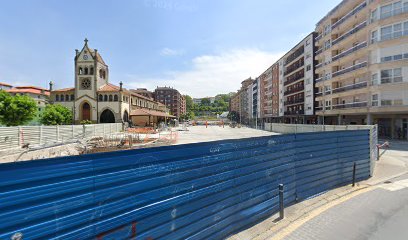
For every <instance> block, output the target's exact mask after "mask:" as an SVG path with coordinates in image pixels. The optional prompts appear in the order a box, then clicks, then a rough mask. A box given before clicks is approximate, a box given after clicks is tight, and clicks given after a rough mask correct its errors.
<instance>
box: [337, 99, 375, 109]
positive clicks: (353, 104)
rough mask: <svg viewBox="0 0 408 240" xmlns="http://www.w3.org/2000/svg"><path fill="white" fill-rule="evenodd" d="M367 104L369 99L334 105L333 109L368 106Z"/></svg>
mask: <svg viewBox="0 0 408 240" xmlns="http://www.w3.org/2000/svg"><path fill="white" fill-rule="evenodd" d="M367 105H368V104H367V101H364V102H353V103H345V104H338V105H333V109H346V108H360V107H367Z"/></svg>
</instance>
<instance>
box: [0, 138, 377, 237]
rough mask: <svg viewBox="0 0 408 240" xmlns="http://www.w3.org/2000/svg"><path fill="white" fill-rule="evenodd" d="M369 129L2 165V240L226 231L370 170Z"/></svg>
mask: <svg viewBox="0 0 408 240" xmlns="http://www.w3.org/2000/svg"><path fill="white" fill-rule="evenodd" d="M369 151H370V146H369V132H368V130H361V131H341V132H319V133H305V134H297V135H281V136H271V137H260V138H250V139H239V140H226V141H217V142H210V143H199V144H188V145H180V146H170V147H160V148H151V149H141V150H129V151H120V152H111V153H100V154H90V155H82V156H74V157H64V158H57V159H47V160H36V161H29V162H19V163H10V164H1V165H0V220H1V221H0V239H10V237H11V236H13V234H22V235H23V238H24V239H64V240H66V239H172V240H174V239H222V238H224V237H226V236H228V235H230V234H231V233H234V232H236V231H238V230H240V229H242V228H243V227H246V226H249V225H251V224H253V223H254V222H257V221H259V220H262V219H263V218H265V217H268V216H270V215H271V214H273V213H275V212H276V211H277V210H278V189H277V188H278V184H280V183H283V184H284V185H285V202H286V204H289V203H293V202H295V201H296V200H302V199H305V198H308V197H310V196H313V195H315V194H318V193H321V192H324V191H326V190H329V189H332V188H334V187H336V186H340V185H345V184H348V183H350V182H351V179H352V166H353V163H354V162H356V163H357V179H358V180H361V179H366V178H368V177H369V173H370V156H369V154H370V152H369Z"/></svg>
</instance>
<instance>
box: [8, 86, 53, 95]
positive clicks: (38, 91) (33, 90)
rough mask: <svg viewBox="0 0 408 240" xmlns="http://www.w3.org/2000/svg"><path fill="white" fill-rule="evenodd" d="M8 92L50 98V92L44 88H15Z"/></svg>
mask: <svg viewBox="0 0 408 240" xmlns="http://www.w3.org/2000/svg"><path fill="white" fill-rule="evenodd" d="M6 92H9V93H32V94H38V95H46V96H50V91H48V90H46V89H44V88H39V87H34V86H27V87H15V88H12V89H9V90H6Z"/></svg>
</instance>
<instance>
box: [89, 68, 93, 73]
mask: <svg viewBox="0 0 408 240" xmlns="http://www.w3.org/2000/svg"><path fill="white" fill-rule="evenodd" d="M89 72H90V73H89V74H91V75H93V74H94V68H93V67H91V68H90V69H89Z"/></svg>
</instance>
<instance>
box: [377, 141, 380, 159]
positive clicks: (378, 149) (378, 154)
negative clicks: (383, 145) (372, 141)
mask: <svg viewBox="0 0 408 240" xmlns="http://www.w3.org/2000/svg"><path fill="white" fill-rule="evenodd" d="M379 160H380V146H379V145H377V161H379Z"/></svg>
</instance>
